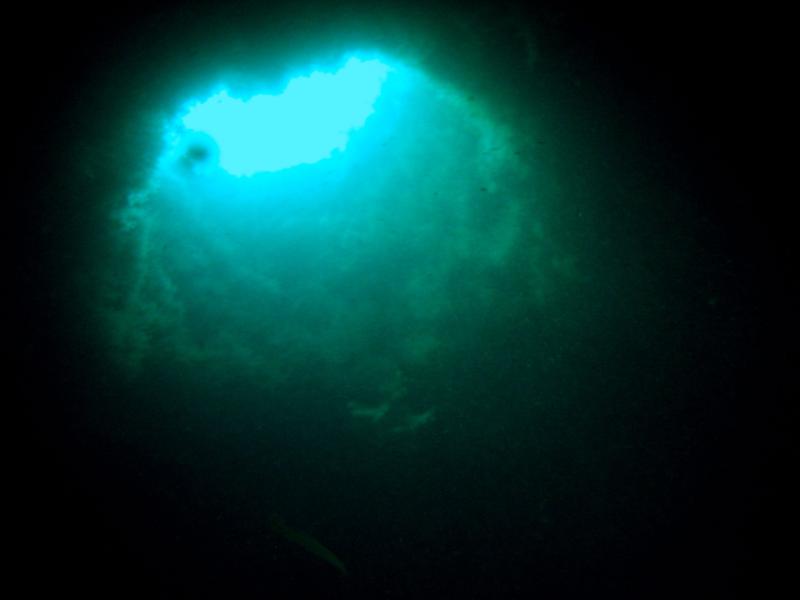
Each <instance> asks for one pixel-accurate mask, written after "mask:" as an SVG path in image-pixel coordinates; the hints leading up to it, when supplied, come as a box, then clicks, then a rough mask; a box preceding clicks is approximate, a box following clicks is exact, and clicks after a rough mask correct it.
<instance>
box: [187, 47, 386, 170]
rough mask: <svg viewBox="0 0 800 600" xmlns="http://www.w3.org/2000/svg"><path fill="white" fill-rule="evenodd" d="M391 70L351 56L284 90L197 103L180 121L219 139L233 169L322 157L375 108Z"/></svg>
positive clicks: (224, 162) (223, 160)
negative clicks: (340, 64)
mask: <svg viewBox="0 0 800 600" xmlns="http://www.w3.org/2000/svg"><path fill="white" fill-rule="evenodd" d="M389 71H390V69H389V67H388V66H387V65H385V64H384V63H382V62H380V61H379V60H367V61H364V60H360V59H357V58H351V59H350V60H348V61H347V63H346V64H345V65H344V66H343V67H342V68H341V69H339V70H338V71H336V72H335V73H321V72H319V71H315V72H313V73H312V74H311V75H309V76H308V77H298V78H296V79H293V80H291V81H290V82H289V84H288V85H287V86H286V89H285V91H284V92H283V93H282V94H280V95H277V96H268V95H264V94H260V95H256V96H252V97H251V98H249V99H246V100H243V99H239V98H235V97H232V96H231V95H230V94H229V93H228V91H227V90H222V91H220V92H219V93H217V94H215V95H214V96H212V97H211V98H209V99H208V100H205V101H204V102H200V103H197V104H194V105H192V106H190V107H189V109H188V111H187V112H186V114H185V115H184V116H183V117H182V118H181V119H180V122H181V123H182V124H183V126H184V127H185V128H186V129H187V130H189V131H192V132H197V133H201V134H205V135H208V136H210V137H211V138H212V139H213V140H214V142H216V145H217V148H218V152H219V166H220V167H222V168H223V169H224V170H225V171H227V172H228V173H230V174H231V175H236V176H246V175H254V174H256V173H262V172H270V171H279V170H281V169H286V168H288V167H293V166H296V165H300V164H310V163H315V162H317V161H319V160H322V159H324V158H328V157H330V156H331V154H332V153H333V151H334V150H340V151H341V150H344V149H345V147H346V146H347V141H348V137H349V135H350V133H351V132H352V131H353V130H354V129H357V128H359V127H362V126H363V125H364V123H365V122H366V120H367V118H368V117H369V116H370V114H372V112H373V105H374V103H375V100H376V99H377V98H378V96H379V94H380V91H381V86H382V85H383V82H384V81H385V79H386V76H387V74H388V73H389Z"/></svg>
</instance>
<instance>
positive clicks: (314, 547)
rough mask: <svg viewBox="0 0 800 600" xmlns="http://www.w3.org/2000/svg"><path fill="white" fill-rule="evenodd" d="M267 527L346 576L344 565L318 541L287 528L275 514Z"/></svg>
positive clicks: (306, 534)
mask: <svg viewBox="0 0 800 600" xmlns="http://www.w3.org/2000/svg"><path fill="white" fill-rule="evenodd" d="M269 525H270V528H271V529H272V531H274V532H275V533H277V534H278V535H280V536H281V537H283V538H285V539H286V540H288V541H290V542H292V543H293V544H296V545H298V546H300V547H301V548H302V549H303V550H305V551H306V552H308V553H309V554H312V555H313V556H316V557H317V558H318V559H320V560H321V561H323V562H326V563H328V564H329V565H331V566H332V567H333V568H334V569H336V570H337V571H338V572H339V573H340V574H341V575H342V576H345V575H347V568H346V567H345V566H344V563H343V562H342V561H341V560H340V559H339V557H338V556H336V555H335V554H334V553H333V552H331V551H330V550H329V549H328V548H326V547H325V546H323V545H322V544H321V543H320V542H319V540H317V539H316V538H314V537H313V536H311V535H309V534H308V533H305V532H303V531H297V530H296V529H292V528H291V527H289V526H288V525H287V524H286V523H285V522H284V520H283V519H282V518H281V517H279V516H278V515H276V514H272V515H271V516H270V519H269Z"/></svg>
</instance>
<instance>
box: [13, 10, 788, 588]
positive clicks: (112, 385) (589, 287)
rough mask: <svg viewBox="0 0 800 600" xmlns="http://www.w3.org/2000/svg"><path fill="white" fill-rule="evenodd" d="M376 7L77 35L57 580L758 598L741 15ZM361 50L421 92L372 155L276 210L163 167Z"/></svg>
mask: <svg viewBox="0 0 800 600" xmlns="http://www.w3.org/2000/svg"><path fill="white" fill-rule="evenodd" d="M356 8H360V7H358V5H357V4H354V5H353V8H352V9H347V10H345V9H343V8H341V7H339V8H336V9H334V8H331V7H330V6H325V5H320V4H318V5H315V6H313V7H305V6H304V7H297V6H292V7H280V8H279V7H277V6H275V7H271V6H269V5H253V6H251V5H247V4H237V5H236V6H235V7H233V8H216V9H209V10H205V9H202V8H198V7H195V8H186V7H184V8H183V9H177V10H175V11H173V10H172V9H167V8H165V7H162V8H161V9H158V10H156V9H155V7H150V6H146V5H143V6H141V7H140V8H139V9H137V10H133V11H130V12H125V13H124V14H120V15H119V16H118V17H115V18H113V19H111V18H109V19H106V18H105V17H101V16H99V13H98V14H95V13H92V12H91V11H83V12H81V11H78V12H77V13H70V14H68V15H63V18H64V19H65V20H66V22H68V23H69V24H70V25H71V26H72V28H65V29H61V28H56V27H55V26H53V29H54V31H52V32H51V33H52V35H51V37H50V38H48V41H47V44H48V48H50V47H52V48H51V49H52V54H51V55H49V56H48V57H47V59H46V61H45V62H46V63H47V61H49V63H47V64H49V65H50V68H51V71H50V72H51V73H52V74H51V76H50V77H48V78H47V79H46V80H45V81H44V82H42V81H37V84H38V86H39V87H35V88H34V89H36V90H39V91H38V92H37V94H36V98H35V99H34V112H35V114H36V118H35V119H33V122H34V123H35V124H36V125H35V133H36V135H33V136H32V137H33V139H34V140H35V141H33V142H31V141H30V138H28V141H27V143H26V145H25V149H26V152H25V153H24V154H23V156H24V157H25V158H29V161H28V163H27V165H26V167H25V169H26V170H25V171H24V173H26V178H27V179H30V180H31V181H32V182H33V192H34V193H33V194H30V193H29V192H28V195H30V196H31V198H30V202H28V203H27V204H26V205H25V206H24V207H23V210H22V214H23V217H24V220H23V221H22V222H23V224H24V233H25V239H24V245H23V248H24V249H25V252H24V253H23V258H22V259H21V262H20V265H21V273H22V276H23V277H22V285H23V288H22V290H23V296H24V304H25V308H24V312H23V313H22V314H24V315H25V320H24V324H25V326H26V327H27V332H28V334H27V335H26V336H25V338H24V341H23V344H22V348H23V353H24V354H23V356H24V358H25V367H26V370H25V371H23V375H24V379H25V389H27V390H29V392H28V393H29V395H30V398H31V399H32V401H31V408H32V418H33V419H32V424H33V437H32V440H33V446H34V451H33V452H32V455H31V466H30V469H28V473H29V475H30V480H31V485H29V486H27V489H29V490H30V496H31V498H30V502H29V503H28V504H29V506H30V508H31V511H30V514H31V517H30V519H29V522H30V523H31V528H30V530H31V538H33V539H34V540H35V542H34V543H32V544H26V548H28V547H29V549H28V550H26V552H25V555H24V556H25V558H26V566H27V567H28V568H30V569H32V570H33V573H35V574H36V575H34V581H35V582H41V586H42V587H45V586H46V587H48V588H49V587H50V586H55V589H57V590H62V591H63V592H64V593H67V592H70V593H74V592H75V591H77V590H80V591H81V594H82V596H83V597H89V598H93V597H157V598H184V597H186V598H189V597H191V598H197V597H223V598H239V597H248V598H249V597H300V598H303V597H321V598H426V597H431V598H510V597H539V598H586V597H595V598H596V597H615V598H644V597H657V598H662V597H663V598H667V597H670V598H671V597H675V596H680V597H684V598H685V597H698V598H700V597H703V598H713V597H727V598H730V597H751V596H752V594H753V593H755V592H756V590H761V592H762V593H763V589H762V588H763V587H764V586H767V587H768V586H770V585H772V584H773V582H777V581H779V580H780V579H781V574H782V572H783V569H784V568H785V565H786V564H787V562H788V559H787V558H785V557H782V555H780V554H779V553H778V552H777V551H776V550H775V548H777V546H775V547H773V546H772V545H771V544H772V536H771V533H768V532H772V531H775V530H776V529H781V527H782V525H783V523H784V522H783V520H782V519H783V517H782V509H783V508H785V507H786V506H787V505H788V500H785V499H783V500H781V499H779V496H778V494H777V491H776V490H777V488H778V485H779V482H780V481H781V480H782V479H783V478H785V477H786V473H784V471H783V469H784V467H785V465H787V464H788V462H789V458H788V456H790V454H791V453H790V452H789V443H788V439H789V438H788V435H787V434H786V432H787V429H786V428H785V426H784V425H783V423H785V421H782V416H781V415H782V411H781V408H782V404H781V402H782V399H783V397H782V394H783V393H784V388H783V387H782V384H783V379H784V376H785V375H786V371H785V370H784V369H785V367H786V365H787V364H788V358H787V355H785V354H784V353H783V349H784V347H785V345H784V342H783V341H782V340H783V333H782V332H781V331H780V330H779V329H778V328H777V327H776V325H777V323H778V322H779V321H778V319H779V317H780V315H781V314H782V313H781V311H782V310H784V309H786V308H788V307H789V306H790V300H789V296H788V295H787V294H786V293H785V289H786V284H785V275H786V273H785V272H784V271H783V267H784V265H783V264H782V257H783V254H782V252H783V249H784V248H786V247H787V245H786V242H785V241H784V240H782V239H781V237H780V232H781V231H782V230H783V228H780V227H774V223H773V219H775V215H774V214H764V212H763V210H767V209H763V210H762V206H763V205H761V204H760V203H759V202H760V201H759V198H761V197H763V195H764V194H766V189H765V188H763V187H761V188H757V187H756V185H755V183H756V181H757V173H759V172H760V169H761V167H762V164H761V162H760V159H759V158H758V157H757V156H751V155H750V154H751V153H753V148H757V147H758V144H759V141H760V137H759V135H760V133H759V130H758V128H757V127H756V126H755V125H753V124H752V123H751V119H753V120H754V119H756V118H757V117H756V116H755V113H757V112H758V111H759V110H760V109H761V108H763V107H761V106H760V105H759V104H757V102H756V99H757V98H760V95H759V94H758V93H757V92H756V91H754V88H753V86H755V85H757V84H759V83H763V82H761V81H760V80H759V77H761V78H764V79H766V77H767V73H766V71H761V72H760V74H759V75H754V74H753V72H752V71H747V68H748V65H750V66H752V65H751V63H748V62H747V60H751V61H753V62H755V58H753V56H754V55H750V54H747V53H746V52H745V51H744V50H743V49H741V48H740V47H738V46H737V45H736V44H735V43H734V42H735V40H734V39H733V34H731V33H729V32H728V31H729V30H725V31H723V32H720V31H719V30H715V29H710V28H707V27H706V26H710V25H711V24H712V23H714V22H715V20H714V18H712V15H711V14H710V13H711V11H708V13H704V12H703V11H700V12H699V13H695V14H694V20H693V21H691V22H690V23H687V22H686V21H685V20H684V19H683V18H682V17H679V16H677V15H668V16H662V18H661V19H660V20H659V19H656V21H660V22H659V24H654V23H653V22H651V21H647V20H646V18H645V17H649V16H650V15H645V14H643V12H641V11H640V12H634V13H630V12H628V11H627V10H625V9H623V8H622V7H621V6H615V7H611V8H608V11H607V12H606V11H605V10H599V9H598V8H594V9H591V10H589V9H578V8H558V9H551V8H547V7H541V8H539V9H536V10H533V9H522V8H519V7H516V6H514V5H492V6H486V7H483V8H480V9H475V10H465V9H463V8H456V7H454V6H441V7H438V6H437V7H434V6H433V5H431V6H427V7H421V8H413V9H412V8H411V7H410V6H406V7H403V8H402V9H399V8H393V7H391V6H388V5H387V6H382V7H379V8H378V7H375V6H371V7H370V9H369V10H363V11H362V10H360V9H359V10H357V9H356ZM729 18H731V19H733V20H734V22H736V23H739V20H738V19H740V18H741V17H737V16H736V15H734V16H732V17H729ZM98 21H100V22H102V26H97V23H98ZM648 22H649V23H650V24H649V25H646V24H643V23H648ZM68 32H72V33H68ZM676 32H677V33H676ZM73 34H74V35H75V38H74V39H73ZM679 34H680V35H679ZM676 37H677V38H680V39H682V40H684V43H683V45H682V46H681V47H680V48H674V47H673V48H671V49H668V48H667V47H666V43H667V41H669V40H672V39H674V38H676ZM74 40H78V41H74ZM720 45H725V47H726V48H727V49H728V51H729V52H730V53H731V54H732V55H733V57H736V58H739V59H740V61H739V63H738V64H739V65H741V68H742V72H747V73H749V75H748V76H749V77H750V78H751V79H750V80H749V83H750V87H749V88H747V89H746V90H745V91H741V90H740V93H739V94H738V95H735V96H729V95H728V94H727V89H728V88H727V87H726V86H727V85H728V83H729V82H730V81H732V80H733V76H734V73H736V75H737V76H739V75H741V74H740V73H739V71H735V69H734V67H732V66H730V64H729V63H725V64H722V63H720V62H718V61H717V59H718V58H719V57H720V55H721V51H720V50H719V47H720ZM59 48H63V51H59ZM354 51H359V52H366V53H370V52H373V53H374V52H378V53H379V54H381V55H382V56H386V57H389V59H391V60H393V61H395V64H397V65H400V66H401V67H402V70H403V73H404V75H402V76H400V75H397V76H395V77H391V76H390V77H389V78H388V79H387V81H386V83H385V84H384V88H383V92H382V95H381V96H380V97H379V98H378V100H377V101H376V103H375V107H374V108H375V112H374V114H373V115H372V116H371V117H370V118H369V120H368V121H367V123H366V124H365V126H364V127H363V128H362V129H360V130H358V131H356V132H353V133H352V135H351V138H350V141H349V143H348V147H347V150H345V151H343V152H340V153H335V154H334V155H333V156H332V157H331V158H329V159H325V160H322V161H320V162H318V163H314V164H308V165H302V166H299V167H294V168H292V169H288V170H286V171H280V172H277V173H267V174H262V175H259V176H257V177H253V178H246V179H237V178H232V177H227V176H222V175H220V174H218V173H216V174H214V173H212V174H208V173H206V172H200V173H196V172H195V173H193V172H189V170H187V169H186V168H185V162H184V163H181V164H176V163H165V162H163V161H161V162H159V161H160V160H161V158H163V156H164V154H163V153H164V139H163V128H164V124H165V123H167V124H169V123H172V122H174V119H175V118H176V116H177V115H179V114H180V113H181V110H182V108H181V107H182V105H183V104H184V103H185V102H187V101H188V100H189V99H191V98H198V97H199V98H202V97H208V95H209V94H208V91H209V90H210V89H212V88H213V87H214V86H216V85H218V84H219V82H220V81H225V82H227V83H228V84H229V85H231V86H233V87H234V88H236V89H238V90H240V91H242V92H243V93H244V94H245V95H246V94H247V93H251V94H252V93H257V92H260V93H264V91H266V93H277V92H278V91H280V90H281V89H282V86H283V85H284V84H285V82H286V80H287V79H288V78H291V77H292V76H295V75H298V74H301V75H302V74H303V73H306V72H308V70H313V69H316V68H319V69H321V70H325V68H326V67H329V66H330V65H331V64H334V63H336V61H339V60H340V58H341V56H342V55H343V54H345V53H351V52H354ZM748 56H749V57H750V58H749V59H748V58H747V57H748ZM735 62H736V61H733V60H731V64H732V63H735ZM712 65H713V68H712ZM726 65H727V66H726ZM31 79H34V78H33V77H31ZM204 94H205V96H204ZM53 98H55V99H53ZM748 110H749V111H750V113H752V114H749V113H747V111H748ZM759 114H762V113H759ZM732 124H735V125H736V127H735V128H732V127H731V125H732ZM36 140H38V141H36ZM734 144H739V148H742V150H741V151H740V150H739V149H737V147H735V146H734ZM28 148H30V152H27V149H28ZM753 154H757V153H753ZM203 156H205V155H203ZM165 165H166V166H165ZM181 165H183V166H181ZM43 168H46V169H47V170H46V171H45V172H46V173H48V175H47V176H45V177H41V175H37V174H38V173H40V171H39V169H43ZM28 169H29V170H28ZM756 190H758V191H759V193H758V194H756ZM22 197H25V196H24V195H23V196H22ZM775 220H779V218H778V219H775ZM782 323H784V324H785V325H788V324H787V323H785V322H782ZM787 329H788V327H787ZM784 503H785V504H784ZM276 515H277V520H276ZM275 523H281V524H282V525H280V526H275ZM31 541H32V540H31V539H28V540H26V542H31ZM320 545H321V546H323V547H324V548H325V549H327V551H330V552H331V553H332V554H333V555H335V557H337V558H336V560H333V559H331V558H330V555H328V554H326V550H320ZM326 557H327V558H326ZM336 561H341V563H343V564H344V565H345V567H346V571H347V575H346V576H342V575H341V572H340V571H341V570H342V569H341V568H340V567H339V566H336V565H338V563H337V562H336ZM35 585H39V583H36V584H35Z"/></svg>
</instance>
